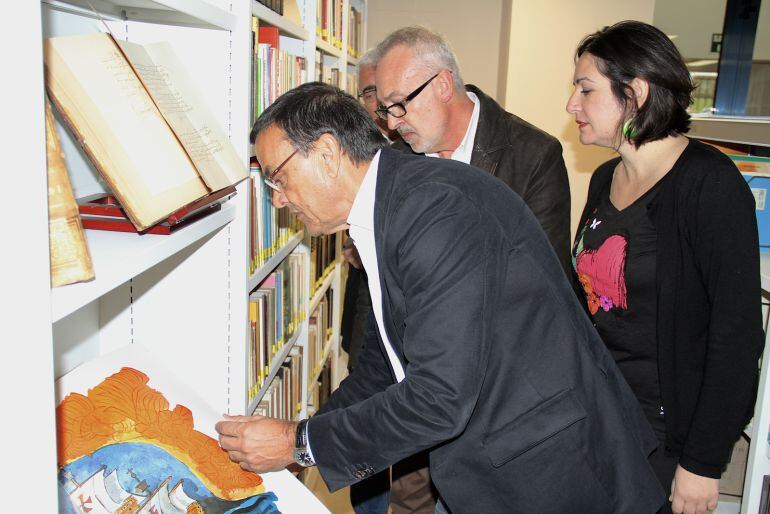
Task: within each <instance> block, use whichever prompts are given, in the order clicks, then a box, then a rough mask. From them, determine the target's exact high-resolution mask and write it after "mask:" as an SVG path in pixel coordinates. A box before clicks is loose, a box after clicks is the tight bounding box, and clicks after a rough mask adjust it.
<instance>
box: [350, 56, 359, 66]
mask: <svg viewBox="0 0 770 514" xmlns="http://www.w3.org/2000/svg"><path fill="white" fill-rule="evenodd" d="M348 64H350V65H351V66H358V57H353V56H352V55H350V54H348Z"/></svg>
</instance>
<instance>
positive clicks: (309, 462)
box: [294, 449, 315, 467]
mask: <svg viewBox="0 0 770 514" xmlns="http://www.w3.org/2000/svg"><path fill="white" fill-rule="evenodd" d="M294 460H295V461H296V462H297V464H299V465H300V466H305V467H308V466H314V465H315V462H314V461H313V459H312V458H310V454H309V453H308V452H307V451H305V450H301V449H297V450H295V451H294Z"/></svg>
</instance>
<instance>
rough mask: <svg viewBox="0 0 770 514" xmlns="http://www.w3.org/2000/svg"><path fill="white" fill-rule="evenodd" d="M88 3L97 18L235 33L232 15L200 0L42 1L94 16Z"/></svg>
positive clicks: (233, 16) (61, 8)
mask: <svg viewBox="0 0 770 514" xmlns="http://www.w3.org/2000/svg"><path fill="white" fill-rule="evenodd" d="M89 2H90V3H91V4H92V5H93V6H94V9H96V11H97V12H98V13H99V14H100V15H102V16H104V17H108V18H111V19H116V20H130V21H142V22H149V23H159V24H164V25H182V26H186V27H201V28H209V29H219V30H235V28H236V25H237V17H236V16H235V15H234V14H232V13H229V12H227V11H225V10H222V9H220V8H218V7H216V6H214V5H211V4H210V3H208V2H205V1H203V0H142V1H141V2H137V1H135V0H133V1H132V0H88V1H86V0H44V3H47V4H49V5H51V6H52V7H54V8H56V9H59V10H64V11H66V10H70V9H69V8H68V7H69V6H75V7H76V8H77V9H76V10H74V12H76V13H77V14H79V15H82V16H89V17H95V16H94V14H93V12H92V11H91V7H90V6H89Z"/></svg>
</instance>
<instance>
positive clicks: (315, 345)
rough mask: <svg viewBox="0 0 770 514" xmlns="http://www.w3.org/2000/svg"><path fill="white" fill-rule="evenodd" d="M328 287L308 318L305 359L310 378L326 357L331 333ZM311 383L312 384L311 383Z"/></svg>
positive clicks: (331, 293)
mask: <svg viewBox="0 0 770 514" xmlns="http://www.w3.org/2000/svg"><path fill="white" fill-rule="evenodd" d="M333 294H334V292H333V290H332V289H331V288H329V289H328V290H327V291H326V293H325V295H324V298H323V299H322V300H321V302H320V303H319V304H318V307H317V308H316V310H315V311H314V312H313V313H312V314H311V316H310V317H309V318H308V331H307V360H308V366H312V367H311V368H310V379H311V380H312V379H313V377H315V376H317V375H318V372H319V371H320V369H321V368H322V367H323V364H324V362H325V361H326V357H328V355H324V350H325V349H326V345H327V343H328V341H329V338H330V336H331V334H332V309H331V306H332V295H333ZM311 385H312V384H311Z"/></svg>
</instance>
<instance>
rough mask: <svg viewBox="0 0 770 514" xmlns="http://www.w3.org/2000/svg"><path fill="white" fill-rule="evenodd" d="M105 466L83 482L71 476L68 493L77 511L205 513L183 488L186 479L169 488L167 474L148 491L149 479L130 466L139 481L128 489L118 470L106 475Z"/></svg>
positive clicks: (87, 513)
mask: <svg viewBox="0 0 770 514" xmlns="http://www.w3.org/2000/svg"><path fill="white" fill-rule="evenodd" d="M106 470H107V468H106V466H102V467H101V468H99V469H98V470H97V471H96V473H94V474H93V475H91V476H90V477H88V478H87V479H86V480H85V481H84V482H83V483H80V484H79V483H77V482H76V481H75V479H74V478H73V477H72V476H71V475H68V476H67V480H68V482H69V486H70V487H68V489H70V488H71V491H70V492H69V494H68V497H69V500H70V503H71V504H72V507H73V509H75V512H77V513H78V514H204V511H203V508H202V507H201V505H200V504H199V503H198V502H197V501H195V500H193V499H192V498H190V497H189V496H187V494H185V492H184V489H183V488H182V482H183V481H184V479H182V480H179V481H178V482H177V483H176V484H175V485H174V487H172V488H171V489H169V488H168V485H169V483H170V481H171V477H168V478H166V479H165V480H164V481H163V482H161V484H160V485H159V486H158V487H157V488H156V489H155V490H153V491H149V492H148V486H147V482H145V481H143V480H141V481H140V480H139V479H138V478H137V477H136V475H135V474H134V473H133V472H132V471H131V470H130V469H129V470H128V474H129V475H130V476H131V477H132V478H134V479H135V480H137V481H138V482H139V483H138V484H137V485H136V486H134V491H135V492H127V491H126V490H124V489H123V487H122V486H121V485H120V482H119V481H118V475H117V471H116V470H113V471H112V472H110V473H108V474H107V475H105V472H106Z"/></svg>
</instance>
